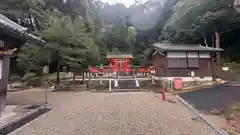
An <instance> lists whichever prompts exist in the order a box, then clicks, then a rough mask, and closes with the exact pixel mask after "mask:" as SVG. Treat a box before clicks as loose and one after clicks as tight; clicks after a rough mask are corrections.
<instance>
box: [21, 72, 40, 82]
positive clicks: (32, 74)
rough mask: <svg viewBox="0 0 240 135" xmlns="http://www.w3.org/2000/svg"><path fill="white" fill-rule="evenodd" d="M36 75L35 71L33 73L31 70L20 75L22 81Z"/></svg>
mask: <svg viewBox="0 0 240 135" xmlns="http://www.w3.org/2000/svg"><path fill="white" fill-rule="evenodd" d="M36 76H37V75H36V73H33V72H31V73H26V74H25V75H24V76H23V77H22V80H23V81H27V80H29V79H31V78H33V77H36Z"/></svg>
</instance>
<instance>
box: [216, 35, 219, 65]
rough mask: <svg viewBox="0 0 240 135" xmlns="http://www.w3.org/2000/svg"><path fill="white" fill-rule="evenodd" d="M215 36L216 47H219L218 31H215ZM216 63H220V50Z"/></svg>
mask: <svg viewBox="0 0 240 135" xmlns="http://www.w3.org/2000/svg"><path fill="white" fill-rule="evenodd" d="M215 36H216V48H220V34H219V32H215ZM217 65H220V52H218V54H217Z"/></svg>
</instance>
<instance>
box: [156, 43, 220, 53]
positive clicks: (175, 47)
mask: <svg viewBox="0 0 240 135" xmlns="http://www.w3.org/2000/svg"><path fill="white" fill-rule="evenodd" d="M153 47H154V49H156V50H162V51H209V52H214V51H223V49H221V48H213V47H207V46H201V45H197V44H161V43H155V44H153Z"/></svg>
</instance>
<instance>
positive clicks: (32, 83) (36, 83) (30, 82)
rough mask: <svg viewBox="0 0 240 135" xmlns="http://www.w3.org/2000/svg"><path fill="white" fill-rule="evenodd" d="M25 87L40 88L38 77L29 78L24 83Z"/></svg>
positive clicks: (40, 82)
mask: <svg viewBox="0 0 240 135" xmlns="http://www.w3.org/2000/svg"><path fill="white" fill-rule="evenodd" d="M26 83H27V85H30V86H40V85H41V84H42V81H41V78H40V77H31V78H29V79H28V80H27V81H26Z"/></svg>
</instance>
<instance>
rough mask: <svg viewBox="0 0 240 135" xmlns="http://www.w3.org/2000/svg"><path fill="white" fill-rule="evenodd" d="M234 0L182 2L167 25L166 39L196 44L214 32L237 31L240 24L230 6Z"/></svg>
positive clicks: (188, 0) (186, 0)
mask: <svg viewBox="0 0 240 135" xmlns="http://www.w3.org/2000/svg"><path fill="white" fill-rule="evenodd" d="M232 3H233V1H232V0H229V1H226V0H219V1H213V0H202V1H195V0H180V1H178V2H177V3H176V4H175V6H174V10H173V14H172V16H171V17H170V18H169V19H168V21H167V23H166V24H165V27H164V29H165V39H167V40H170V41H172V42H183V43H185V42H192V43H193V42H196V41H197V40H198V39H201V38H202V37H204V36H206V35H207V34H210V33H214V32H225V31H228V30H229V29H235V28H237V27H238V26H237V25H234V24H235V23H236V22H239V20H238V19H236V18H237V16H238V15H237V13H236V12H235V11H234V10H233V9H232V7H231V6H230V5H231V4H232Z"/></svg>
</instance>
